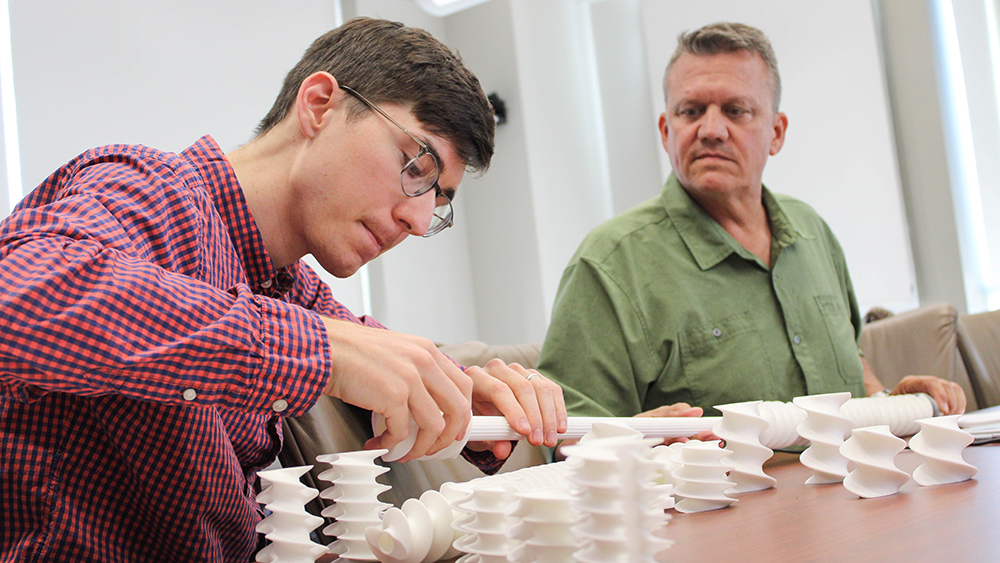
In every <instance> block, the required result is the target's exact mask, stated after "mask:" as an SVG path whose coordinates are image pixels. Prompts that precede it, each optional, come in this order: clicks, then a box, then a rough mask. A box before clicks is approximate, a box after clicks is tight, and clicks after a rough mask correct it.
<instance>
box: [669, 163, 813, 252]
mask: <svg viewBox="0 0 1000 563" xmlns="http://www.w3.org/2000/svg"><path fill="white" fill-rule="evenodd" d="M761 199H762V200H763V202H764V207H765V208H766V209H767V216H768V221H769V222H770V225H771V236H772V249H775V246H776V247H777V248H776V249H783V248H786V247H788V246H791V245H792V244H794V243H795V241H796V240H798V238H799V237H802V238H806V239H812V238H814V235H813V234H812V233H810V232H808V231H807V230H806V229H805V228H804V227H803V225H802V224H801V223H800V222H798V221H794V220H793V219H792V218H791V217H789V215H788V213H786V212H785V210H784V208H783V207H782V205H781V203H780V202H779V201H778V199H777V198H775V197H774V194H772V193H771V192H770V190H768V189H767V187H763V195H762V198H761ZM661 200H662V202H663V207H664V210H665V211H666V213H667V216H669V217H670V220H671V221H673V222H674V224H675V225H677V231H678V233H679V234H680V236H681V239H682V240H683V241H684V244H685V245H686V246H687V248H688V250H689V251H690V252H691V254H692V256H694V259H695V262H697V263H698V267H700V268H701V269H702V270H708V269H709V268H712V267H714V266H715V265H716V264H718V263H719V262H722V261H723V260H725V259H726V258H727V257H728V256H729V255H730V254H733V253H734V252H735V253H736V254H738V255H739V256H740V257H742V258H743V259H745V260H749V261H754V262H760V260H759V259H758V258H757V257H756V256H754V255H753V254H752V253H751V252H750V251H749V250H747V249H745V248H743V246H742V245H741V244H740V243H738V242H736V239H734V238H733V237H732V235H730V234H729V233H728V232H726V230H725V229H723V228H722V226H721V225H719V224H718V223H716V222H715V220H714V219H712V218H711V217H710V216H709V215H708V213H705V210H704V209H702V208H701V206H699V205H698V204H697V203H695V201H694V200H693V199H691V196H690V195H688V193H687V191H685V190H684V188H683V187H681V184H680V182H679V181H678V180H677V177H676V176H674V174H673V172H671V173H670V177H669V178H667V183H666V185H665V186H664V188H663V194H662V196H661ZM775 255H777V254H775ZM761 265H762V266H763V264H761ZM765 269H766V266H765Z"/></svg>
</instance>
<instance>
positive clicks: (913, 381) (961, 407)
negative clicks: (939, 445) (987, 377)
mask: <svg viewBox="0 0 1000 563" xmlns="http://www.w3.org/2000/svg"><path fill="white" fill-rule="evenodd" d="M908 393H927V394H928V395H930V396H931V398H932V399H934V402H936V403H937V406H938V409H939V410H940V411H941V414H962V413H964V412H965V404H966V399H965V391H963V390H962V387H961V386H960V385H959V384H958V383H955V382H954V381H948V380H946V379H941V378H940V377H934V376H933V375H908V376H906V377H904V378H903V379H901V380H900V381H899V383H898V384H896V388H895V389H893V390H892V393H890V395H905V394H908Z"/></svg>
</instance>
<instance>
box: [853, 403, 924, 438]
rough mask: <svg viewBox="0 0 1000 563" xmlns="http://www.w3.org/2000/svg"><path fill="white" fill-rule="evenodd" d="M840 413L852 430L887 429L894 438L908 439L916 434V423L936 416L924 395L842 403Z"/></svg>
mask: <svg viewBox="0 0 1000 563" xmlns="http://www.w3.org/2000/svg"><path fill="white" fill-rule="evenodd" d="M840 412H841V414H843V415H844V416H846V417H847V418H849V419H850V420H851V422H853V423H854V427H855V428H863V427H866V426H881V425H887V426H888V427H889V432H891V433H892V434H893V435H894V436H910V435H912V434H914V433H915V432H917V431H918V430H920V425H919V424H917V420H919V419H921V418H931V417H933V416H936V415H937V414H938V412H937V405H936V404H935V403H934V400H933V399H931V397H930V395H926V394H924V393H914V394H912V395H890V396H888V397H859V398H857V399H851V400H850V401H847V402H846V403H844V406H843V407H841V409H840Z"/></svg>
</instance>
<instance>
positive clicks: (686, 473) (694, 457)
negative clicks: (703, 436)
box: [673, 440, 736, 512]
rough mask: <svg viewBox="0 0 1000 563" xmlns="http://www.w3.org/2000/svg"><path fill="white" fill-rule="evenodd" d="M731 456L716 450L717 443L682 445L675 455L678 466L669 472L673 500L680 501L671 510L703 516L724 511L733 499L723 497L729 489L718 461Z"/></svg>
mask: <svg viewBox="0 0 1000 563" xmlns="http://www.w3.org/2000/svg"><path fill="white" fill-rule="evenodd" d="M730 454H732V452H731V451H729V450H724V449H722V448H720V447H719V441H718V440H713V441H711V442H700V443H697V444H693V445H690V446H688V445H685V446H684V447H682V448H680V449H679V450H678V452H677V455H676V457H675V458H674V461H675V462H676V463H678V464H679V465H680V467H678V468H677V469H675V470H674V472H673V477H674V479H675V480H677V481H679V483H678V485H677V486H675V487H674V496H675V497H676V498H678V499H680V500H678V501H677V504H676V505H675V506H674V508H675V509H677V511H678V512H704V511H706V510H716V509H719V508H725V507H727V506H729V505H731V504H733V503H734V502H736V499H734V498H731V497H727V496H726V490H727V489H729V487H730V486H731V485H732V483H730V482H729V480H728V479H727V478H726V471H727V470H728V469H729V468H728V467H727V466H725V465H724V464H723V463H722V458H723V457H725V456H727V455H730Z"/></svg>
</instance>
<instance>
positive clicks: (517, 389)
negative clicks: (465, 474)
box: [465, 359, 568, 459]
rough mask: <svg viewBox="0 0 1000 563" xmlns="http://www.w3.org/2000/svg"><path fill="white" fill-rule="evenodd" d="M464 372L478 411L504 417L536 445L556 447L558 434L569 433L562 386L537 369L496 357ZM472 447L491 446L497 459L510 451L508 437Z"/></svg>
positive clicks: (474, 407) (519, 432)
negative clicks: (508, 362)
mask: <svg viewBox="0 0 1000 563" xmlns="http://www.w3.org/2000/svg"><path fill="white" fill-rule="evenodd" d="M465 373H466V375H468V376H469V377H471V378H472V383H473V389H472V410H473V412H474V413H475V414H479V415H487V416H496V415H502V416H504V417H505V418H506V419H507V422H509V423H510V425H511V427H512V428H513V429H514V430H515V431H516V432H517V433H518V434H522V435H524V436H526V437H527V438H528V442H530V443H531V444H532V445H534V446H540V445H543V444H544V445H546V446H549V447H554V446H555V445H556V442H557V440H558V437H557V434H560V433H564V432H566V426H567V424H568V421H567V418H566V403H565V401H564V400H563V393H562V387H559V385H558V384H557V383H555V382H553V381H552V380H550V379H548V378H546V377H544V376H542V375H541V374H539V373H538V372H537V371H535V370H533V369H527V368H525V367H523V366H521V365H520V364H509V365H508V364H505V363H504V362H503V361H501V360H499V359H493V360H490V361H489V362H488V363H487V364H486V365H485V366H483V367H481V368H480V367H475V366H472V367H467V368H465ZM529 376H530V377H531V379H530V380H529V379H528V377H529ZM469 447H470V448H472V449H474V450H483V449H486V448H490V449H491V450H492V451H493V455H495V456H496V457H497V459H506V458H507V456H509V455H510V452H511V443H510V442H509V441H507V440H501V441H497V442H489V443H482V442H481V443H479V444H469Z"/></svg>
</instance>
